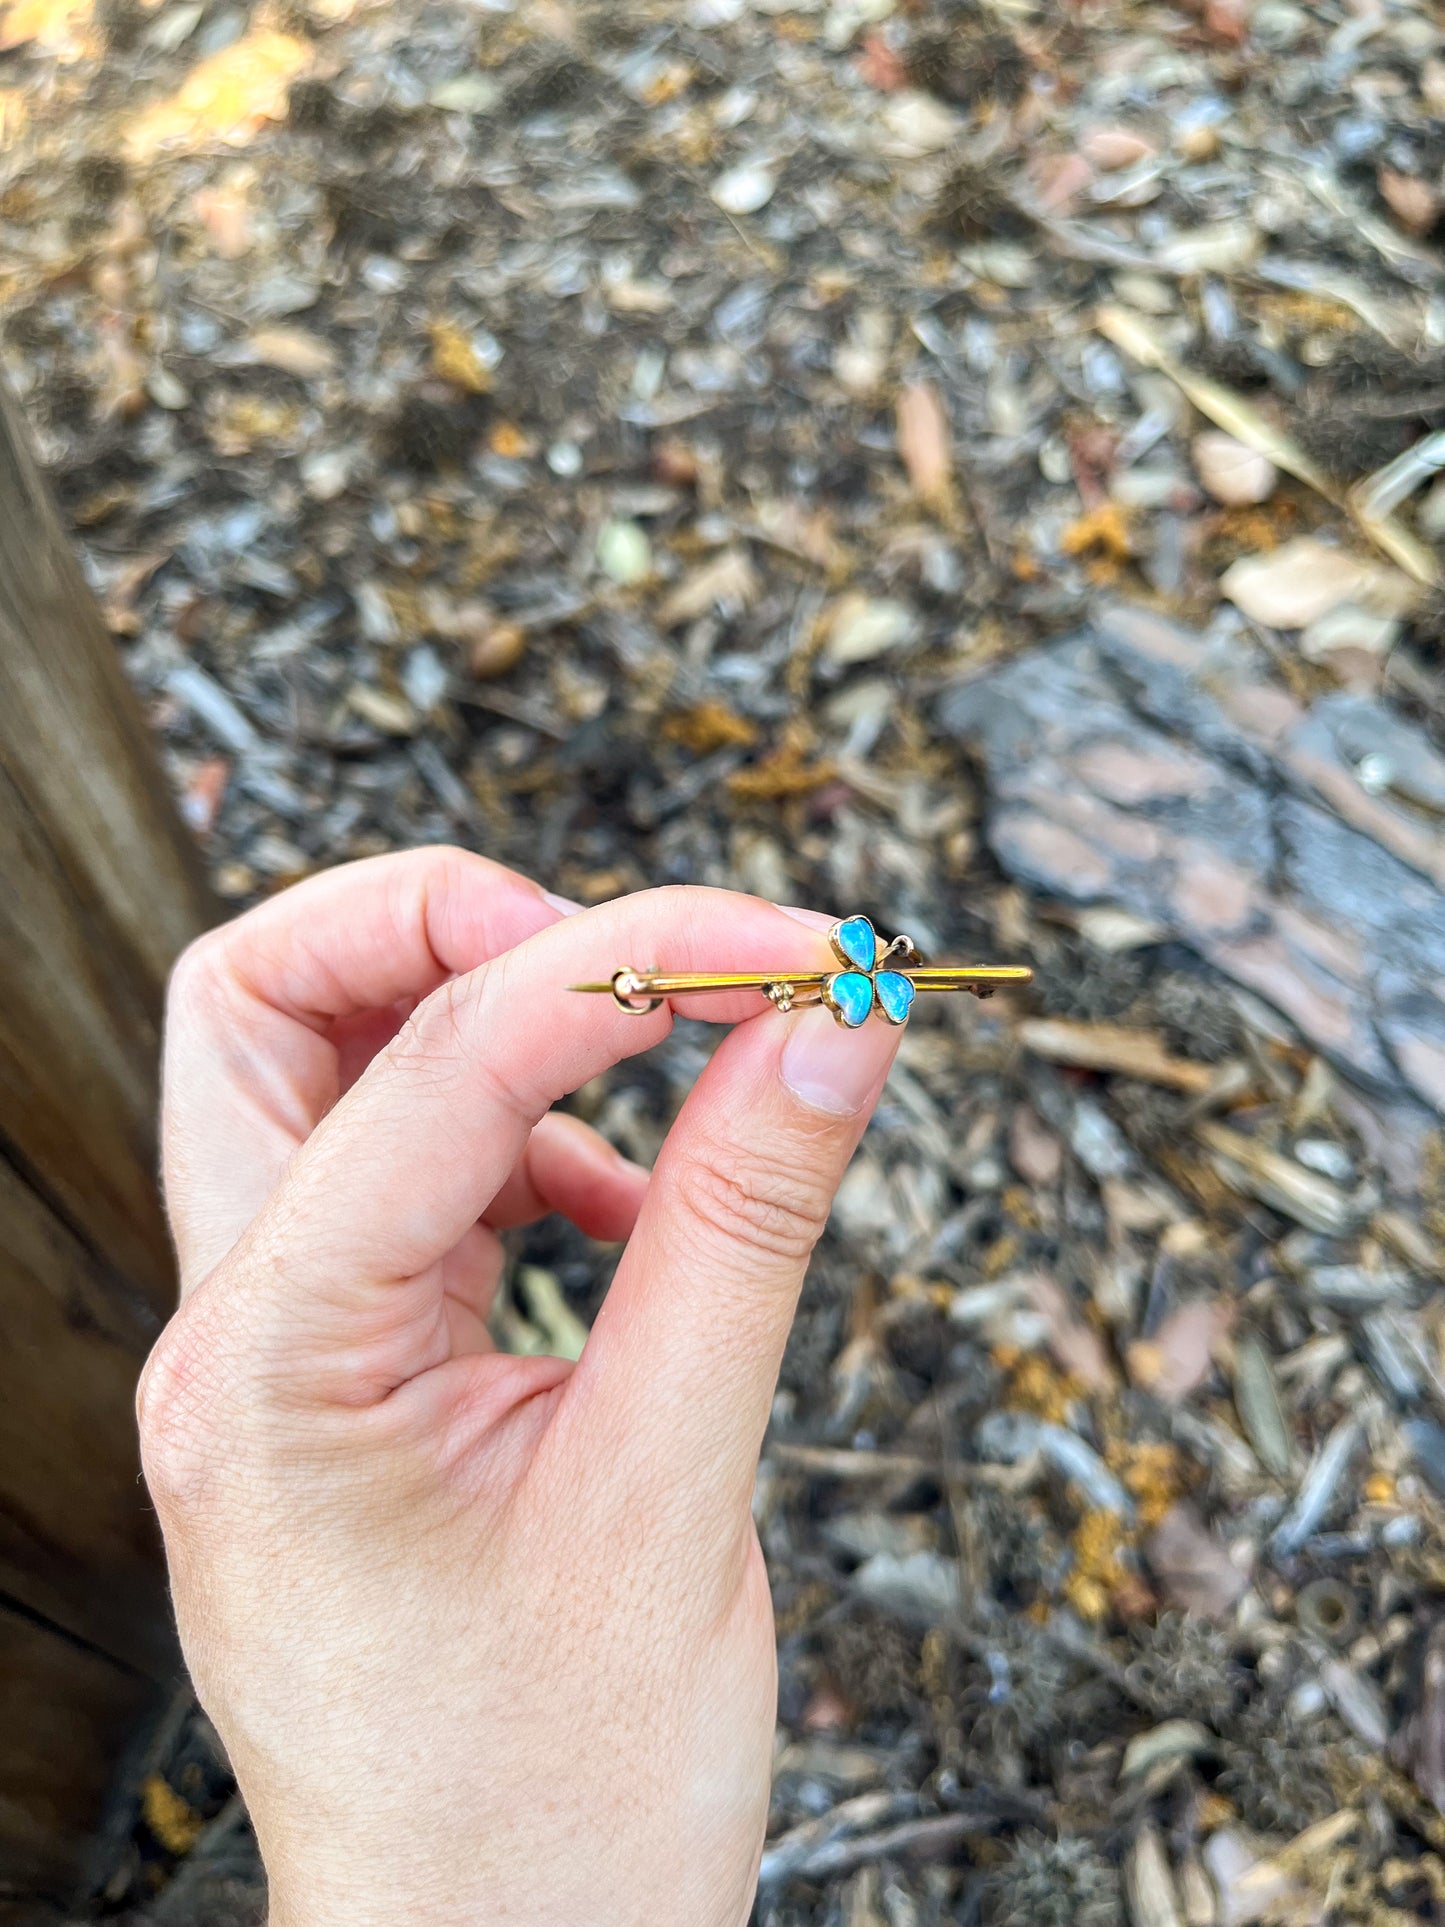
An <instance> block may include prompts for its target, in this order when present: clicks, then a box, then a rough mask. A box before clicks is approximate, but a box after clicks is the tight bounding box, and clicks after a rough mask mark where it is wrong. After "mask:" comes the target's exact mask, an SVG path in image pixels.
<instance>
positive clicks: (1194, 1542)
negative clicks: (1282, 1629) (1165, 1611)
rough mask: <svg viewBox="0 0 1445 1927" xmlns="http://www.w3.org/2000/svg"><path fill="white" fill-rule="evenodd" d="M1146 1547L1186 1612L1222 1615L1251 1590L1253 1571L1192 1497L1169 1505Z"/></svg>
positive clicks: (1161, 1579) (1164, 1583)
mask: <svg viewBox="0 0 1445 1927" xmlns="http://www.w3.org/2000/svg"><path fill="white" fill-rule="evenodd" d="M1145 1550H1146V1552H1147V1553H1148V1557H1149V1564H1150V1565H1151V1566H1152V1567H1153V1569H1154V1572H1155V1574H1156V1575H1157V1577H1158V1579H1159V1582H1160V1584H1161V1585H1162V1586H1163V1587H1164V1590H1165V1592H1166V1593H1167V1594H1168V1596H1169V1599H1170V1601H1171V1603H1172V1604H1173V1605H1176V1606H1179V1607H1181V1608H1182V1609H1183V1611H1185V1612H1188V1613H1199V1614H1201V1615H1202V1616H1203V1617H1204V1618H1206V1619H1222V1618H1223V1617H1224V1615H1225V1614H1226V1613H1227V1612H1229V1611H1230V1610H1231V1609H1232V1608H1233V1606H1234V1605H1235V1603H1236V1602H1237V1601H1238V1600H1239V1599H1241V1598H1242V1597H1243V1595H1244V1594H1245V1593H1246V1592H1247V1591H1248V1590H1249V1574H1248V1573H1247V1572H1243V1571H1241V1570H1240V1568H1239V1567H1238V1566H1237V1565H1236V1564H1235V1563H1234V1561H1233V1559H1231V1558H1230V1556H1229V1553H1228V1551H1227V1550H1226V1548H1225V1547H1224V1546H1223V1545H1221V1544H1220V1542H1219V1540H1218V1539H1216V1538H1215V1536H1214V1534H1213V1533H1212V1532H1210V1531H1208V1529H1207V1528H1206V1527H1205V1525H1204V1522H1203V1521H1202V1520H1201V1518H1200V1517H1199V1514H1198V1513H1197V1512H1196V1511H1195V1510H1194V1507H1193V1506H1192V1505H1190V1504H1188V1503H1187V1501H1184V1500H1181V1501H1180V1502H1179V1503H1178V1504H1177V1505H1173V1506H1171V1507H1170V1508H1169V1510H1168V1511H1167V1512H1166V1513H1165V1515H1164V1517H1163V1518H1162V1519H1161V1520H1160V1521H1159V1523H1158V1525H1157V1526H1156V1527H1155V1528H1154V1531H1153V1533H1152V1535H1151V1537H1150V1539H1149V1543H1148V1545H1147V1547H1146V1548H1145Z"/></svg>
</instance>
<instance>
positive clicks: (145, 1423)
mask: <svg viewBox="0 0 1445 1927" xmlns="http://www.w3.org/2000/svg"><path fill="white" fill-rule="evenodd" d="M214 1381H215V1374H214V1370H213V1362H212V1358H211V1355H210V1353H209V1348H208V1347H206V1346H204V1345H203V1344H202V1343H201V1342H199V1340H198V1337H197V1334H196V1333H195V1332H194V1331H193V1330H192V1329H191V1328H190V1326H189V1324H188V1323H187V1321H186V1320H185V1319H184V1317H178V1318H176V1319H173V1320H172V1322H171V1323H170V1324H169V1325H168V1326H167V1327H166V1329H165V1330H164V1331H163V1332H162V1333H161V1335H160V1337H159V1338H158V1339H157V1341H156V1343H155V1345H154V1347H153V1348H152V1350H151V1354H150V1356H149V1358H147V1360H146V1362H145V1364H144V1366H143V1367H142V1368H141V1374H140V1380H139V1383H138V1384H137V1386H136V1425H137V1429H138V1431H139V1433H140V1449H141V1466H142V1469H143V1470H144V1472H145V1477H146V1484H147V1485H148V1486H149V1487H150V1490H151V1495H152V1497H153V1498H154V1499H155V1501H156V1503H157V1505H158V1506H159V1507H161V1509H162V1510H163V1511H170V1512H178V1511H184V1510H186V1509H187V1508H188V1507H190V1506H191V1505H192V1504H193V1503H194V1502H195V1501H197V1500H198V1499H200V1498H201V1497H202V1496H203V1494H204V1492H205V1491H206V1489H207V1487H208V1485H209V1483H210V1479H211V1476H212V1473H213V1471H214V1468H215V1465H216V1447H215V1440H214V1429H215V1418H214V1405H215V1396H214V1394H215V1382H214Z"/></svg>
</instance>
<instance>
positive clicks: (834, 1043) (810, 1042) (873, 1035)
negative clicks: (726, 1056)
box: [778, 1007, 898, 1117]
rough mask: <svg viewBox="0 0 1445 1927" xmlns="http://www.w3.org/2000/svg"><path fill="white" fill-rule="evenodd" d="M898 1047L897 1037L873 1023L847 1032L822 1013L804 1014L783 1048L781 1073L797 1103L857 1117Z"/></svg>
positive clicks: (829, 1016)
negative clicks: (798, 1101) (800, 1100)
mask: <svg viewBox="0 0 1445 1927" xmlns="http://www.w3.org/2000/svg"><path fill="white" fill-rule="evenodd" d="M897 1046H898V1033H897V1032H896V1031H894V1030H891V1029H890V1028H889V1027H888V1026H887V1025H886V1024H880V1023H873V1022H869V1023H866V1024H864V1025H862V1026H861V1027H860V1028H859V1029H858V1030H844V1029H843V1027H842V1025H841V1024H839V1023H837V1022H835V1020H834V1018H833V1014H832V1012H831V1011H828V1010H824V1009H822V1008H821V1007H820V1008H818V1009H816V1010H805V1011H803V1012H801V1013H800V1015H799V1016H798V1019H797V1021H796V1023H795V1024H794V1026H793V1031H792V1035H791V1036H790V1037H789V1038H788V1041H787V1043H786V1044H784V1046H783V1054H782V1056H781V1057H780V1058H779V1060H778V1072H779V1075H780V1076H781V1077H782V1080H783V1082H784V1083H785V1084H786V1085H787V1087H788V1089H789V1090H790V1091H791V1092H792V1093H793V1095H794V1097H797V1098H801V1099H802V1101H803V1103H804V1104H810V1105H811V1106H812V1107H813V1109H814V1110H815V1111H831V1112H832V1114H833V1116H834V1117H852V1116H853V1115H854V1114H855V1112H858V1111H861V1110H862V1108H863V1106H864V1105H865V1104H866V1103H867V1102H868V1100H869V1098H870V1097H871V1096H872V1095H873V1091H874V1088H875V1086H876V1085H877V1083H878V1080H879V1078H880V1077H881V1076H882V1074H883V1071H884V1068H885V1067H886V1065H887V1064H888V1063H889V1062H890V1060H891V1059H892V1056H893V1053H894V1051H895V1050H896V1049H897Z"/></svg>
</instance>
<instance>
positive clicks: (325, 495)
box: [300, 448, 351, 502]
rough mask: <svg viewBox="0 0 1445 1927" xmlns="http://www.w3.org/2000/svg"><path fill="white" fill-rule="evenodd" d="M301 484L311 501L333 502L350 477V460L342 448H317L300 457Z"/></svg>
mask: <svg viewBox="0 0 1445 1927" xmlns="http://www.w3.org/2000/svg"><path fill="white" fill-rule="evenodd" d="M300 468H301V486H302V487H303V488H304V489H305V491H306V493H307V494H308V495H309V496H310V497H311V499H312V501H313V502H334V501H335V499H336V497H337V496H338V495H340V494H341V493H342V492H343V491H344V489H345V487H346V484H347V482H348V481H349V480H350V479H351V462H350V458H349V457H348V455H347V454H346V451H345V450H344V449H340V448H329V449H317V450H316V452H315V453H314V454H311V455H303V456H302V458H301V464H300Z"/></svg>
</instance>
